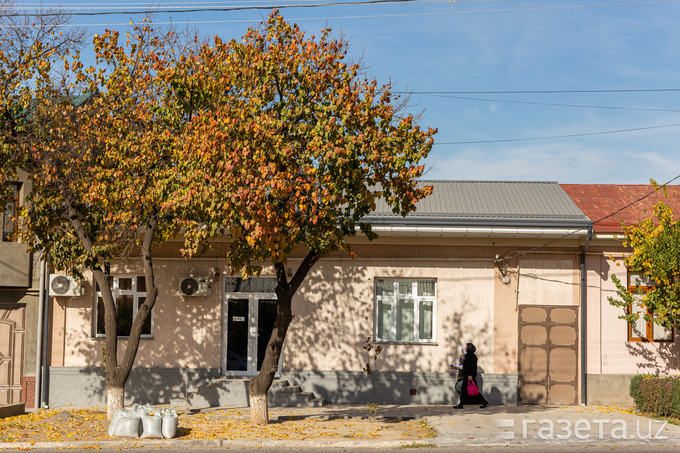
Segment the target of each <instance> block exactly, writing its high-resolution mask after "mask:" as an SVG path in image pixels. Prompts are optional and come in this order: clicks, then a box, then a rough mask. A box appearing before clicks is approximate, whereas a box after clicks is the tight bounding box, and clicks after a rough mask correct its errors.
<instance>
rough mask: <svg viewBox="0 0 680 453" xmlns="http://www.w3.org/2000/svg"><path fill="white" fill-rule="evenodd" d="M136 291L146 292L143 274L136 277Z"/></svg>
mask: <svg viewBox="0 0 680 453" xmlns="http://www.w3.org/2000/svg"><path fill="white" fill-rule="evenodd" d="M137 292H138V293H145V292H146V278H144V276H141V277H137Z"/></svg>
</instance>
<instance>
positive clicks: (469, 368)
mask: <svg viewBox="0 0 680 453" xmlns="http://www.w3.org/2000/svg"><path fill="white" fill-rule="evenodd" d="M476 350H477V348H475V345H473V344H472V343H468V344H467V352H466V354H465V360H464V361H463V388H462V392H461V395H460V402H461V404H483V403H485V402H486V400H485V399H484V397H483V396H482V394H481V392H480V393H479V395H474V396H470V395H468V394H467V385H468V376H471V377H472V380H473V381H474V383H475V385H477V387H479V384H477V356H476V355H475V351H476ZM480 390H481V389H480Z"/></svg>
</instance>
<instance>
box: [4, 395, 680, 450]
mask: <svg viewBox="0 0 680 453" xmlns="http://www.w3.org/2000/svg"><path fill="white" fill-rule="evenodd" d="M269 413H270V419H272V420H285V419H300V418H305V417H322V418H323V417H328V418H341V419H358V418H365V417H366V414H367V410H366V407H365V406H350V405H328V406H323V407H320V408H314V409H311V408H300V409H295V408H276V407H273V408H270V410H269ZM380 414H381V415H380V416H381V417H383V418H385V419H388V420H389V419H397V420H408V419H419V420H420V419H423V420H426V421H427V423H428V425H429V426H430V427H432V428H434V429H435V430H436V431H437V437H427V438H423V439H421V440H419V441H415V442H414V441H413V440H380V439H349V438H339V439H328V438H315V439H306V440H270V441H255V440H247V439H244V440H226V439H210V440H204V439H200V440H199V439H195V440H183V439H163V440H160V439H158V440H149V439H143V440H140V439H123V438H112V439H111V440H107V441H96V442H59V443H54V442H38V443H35V444H29V443H19V442H14V443H0V449H6V450H7V449H44V450H49V449H57V448H58V449H78V448H84V447H86V446H87V447H88V448H90V449H91V448H93V447H95V448H103V449H112V450H115V449H118V448H121V449H127V448H145V449H147V448H149V449H157V448H163V449H166V448H171V449H177V450H185V451H191V450H199V449H208V448H218V449H222V450H225V449H229V450H231V449H239V450H251V449H252V450H255V449H261V450H264V451H292V450H301V449H302V450H307V449H309V450H317V451H318V450H321V451H323V450H335V451H342V450H363V451H366V450H382V451H391V450H396V449H399V448H408V447H411V448H416V447H424V446H430V447H439V448H440V449H441V451H446V450H451V451H453V450H471V449H472V450H474V449H485V450H486V451H496V450H503V451H519V449H520V448H525V449H527V450H529V451H562V450H565V449H569V450H571V449H574V451H575V450H577V449H579V448H582V449H596V448H598V447H599V448H602V449H611V448H619V449H621V450H624V451H635V450H636V449H643V448H645V447H648V449H653V450H654V451H663V450H664V449H671V448H675V449H677V448H678V447H679V446H680V426H677V425H672V424H669V423H667V422H666V421H665V420H656V419H652V418H646V417H641V416H640V415H638V414H636V413H635V412H634V411H632V410H631V408H630V407H602V406H557V407H550V406H489V407H487V408H484V409H481V408H479V407H477V406H469V407H466V408H464V409H462V410H457V409H453V408H452V407H451V406H439V405H404V406H401V405H389V406H382V407H381V412H380Z"/></svg>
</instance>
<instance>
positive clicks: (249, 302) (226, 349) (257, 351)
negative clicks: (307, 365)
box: [221, 278, 276, 376]
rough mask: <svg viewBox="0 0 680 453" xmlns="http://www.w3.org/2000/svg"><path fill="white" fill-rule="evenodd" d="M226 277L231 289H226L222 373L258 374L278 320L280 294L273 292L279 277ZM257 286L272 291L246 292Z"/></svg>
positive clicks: (223, 310)
mask: <svg viewBox="0 0 680 453" xmlns="http://www.w3.org/2000/svg"><path fill="white" fill-rule="evenodd" d="M226 280H227V283H226V284H225V290H230V291H229V292H225V294H224V299H223V303H222V349H221V366H222V374H224V375H227V376H255V375H256V374H257V373H258V372H259V371H260V368H261V367H262V362H263V361H264V354H265V351H266V349H267V343H268V342H269V338H270V337H271V333H272V330H273V329H274V321H275V320H276V294H274V293H273V288H275V287H276V280H275V279H268V278H267V279H265V278H260V279H250V280H251V281H248V280H244V281H240V280H241V279H235V278H227V279H226ZM234 280H237V282H234ZM252 280H258V281H256V282H252ZM262 280H273V281H265V282H262ZM272 285H273V286H272ZM270 287H271V288H270ZM255 288H257V289H259V290H262V289H265V290H271V291H272V292H267V293H260V292H258V293H255V292H246V291H248V290H252V289H255ZM240 290H245V291H244V292H240Z"/></svg>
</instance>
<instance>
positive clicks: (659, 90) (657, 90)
mask: <svg viewBox="0 0 680 453" xmlns="http://www.w3.org/2000/svg"><path fill="white" fill-rule="evenodd" d="M673 91H680V88H639V89H606V90H516V91H512V90H509V91H393V93H396V94H423V95H446V94H572V93H581V94H583V93H585V94H588V93H665V92H673Z"/></svg>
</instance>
